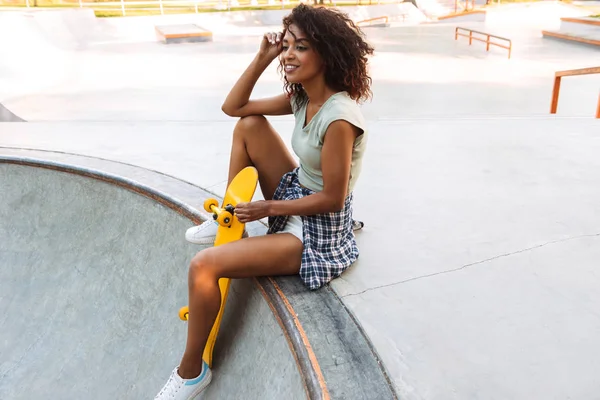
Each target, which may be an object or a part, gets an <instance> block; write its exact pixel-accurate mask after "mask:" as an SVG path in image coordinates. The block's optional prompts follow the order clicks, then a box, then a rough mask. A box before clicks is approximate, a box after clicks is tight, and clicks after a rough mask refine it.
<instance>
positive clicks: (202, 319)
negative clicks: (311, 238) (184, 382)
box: [179, 233, 303, 379]
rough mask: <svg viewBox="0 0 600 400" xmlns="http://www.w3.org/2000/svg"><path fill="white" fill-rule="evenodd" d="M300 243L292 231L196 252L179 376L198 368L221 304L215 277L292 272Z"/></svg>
mask: <svg viewBox="0 0 600 400" xmlns="http://www.w3.org/2000/svg"><path fill="white" fill-rule="evenodd" d="M302 249H303V245H302V242H301V241H300V240H299V239H298V238H297V237H295V236H294V235H292V234H289V233H281V234H274V235H267V236H258V237H250V238H246V239H243V240H238V241H235V242H231V243H228V244H224V245H222V246H218V247H210V248H208V249H206V250H203V251H201V252H199V253H198V254H196V256H195V257H194V258H193V259H192V262H191V264H190V271H189V278H188V283H189V307H190V314H189V320H188V337H187V344H186V348H185V353H184V355H183V358H182V360H181V363H180V365H179V375H180V376H181V377H182V378H185V379H190V378H195V377H197V376H198V375H199V374H200V372H201V369H202V354H203V352H204V347H205V346H206V341H207V340H208V336H209V334H210V330H211V329H212V326H213V324H214V322H215V319H216V318H217V314H218V312H219V308H220V307H221V291H220V289H219V284H218V281H219V278H249V277H255V276H277V275H295V274H297V273H298V272H299V270H300V262H301V259H302Z"/></svg>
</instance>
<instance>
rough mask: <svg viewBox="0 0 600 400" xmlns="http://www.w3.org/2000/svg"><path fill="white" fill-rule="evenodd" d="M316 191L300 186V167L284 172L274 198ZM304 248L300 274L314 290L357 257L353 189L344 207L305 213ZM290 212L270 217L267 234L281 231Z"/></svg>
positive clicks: (298, 196)
mask: <svg viewBox="0 0 600 400" xmlns="http://www.w3.org/2000/svg"><path fill="white" fill-rule="evenodd" d="M313 193H315V192H314V191H313V190H310V189H307V188H305V187H302V186H300V183H299V181H298V169H297V168H296V169H295V170H294V171H292V172H288V173H287V174H285V175H283V177H282V178H281V181H280V182H279V186H277V189H276V190H275V194H273V200H295V199H300V198H302V197H304V196H308V195H310V194H313ZM301 218H302V227H303V236H304V241H303V242H304V250H303V252H302V263H301V265H300V278H301V279H302V281H303V282H304V284H305V285H306V286H307V287H308V288H309V289H311V290H315V289H319V288H320V287H322V286H323V285H325V284H327V283H329V281H331V280H332V279H333V278H336V277H338V276H339V275H341V273H342V272H344V270H345V269H346V268H348V267H349V266H350V265H352V264H353V263H354V261H356V259H357V258H358V246H357V245H356V240H355V238H354V232H353V231H352V193H350V194H349V195H348V196H347V197H346V200H345V202H344V208H343V209H342V210H341V211H338V212H335V213H328V214H317V215H306V216H302V217H301ZM287 219H288V217H287V216H275V217H269V230H268V232H267V234H271V233H276V232H279V231H281V230H282V229H283V228H284V226H285V224H286V222H287Z"/></svg>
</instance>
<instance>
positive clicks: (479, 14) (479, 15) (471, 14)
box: [437, 10, 487, 22]
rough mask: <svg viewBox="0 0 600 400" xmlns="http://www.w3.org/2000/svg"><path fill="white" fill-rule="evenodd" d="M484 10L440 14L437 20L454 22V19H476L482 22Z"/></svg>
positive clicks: (484, 14)
mask: <svg viewBox="0 0 600 400" xmlns="http://www.w3.org/2000/svg"><path fill="white" fill-rule="evenodd" d="M486 14H487V13H486V11H485V10H472V11H463V12H459V13H455V14H448V15H442V16H440V17H438V18H437V19H438V21H444V22H455V21H461V22H462V21H477V22H483V21H485V17H486Z"/></svg>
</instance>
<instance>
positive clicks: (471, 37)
mask: <svg viewBox="0 0 600 400" xmlns="http://www.w3.org/2000/svg"><path fill="white" fill-rule="evenodd" d="M471 43H473V31H469V46H470V45H471Z"/></svg>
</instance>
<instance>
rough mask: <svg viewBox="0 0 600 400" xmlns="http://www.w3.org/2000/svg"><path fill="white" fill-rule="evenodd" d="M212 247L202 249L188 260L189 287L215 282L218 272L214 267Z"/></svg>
mask: <svg viewBox="0 0 600 400" xmlns="http://www.w3.org/2000/svg"><path fill="white" fill-rule="evenodd" d="M212 252H213V248H212V247H210V248H208V249H205V250H202V251H201V252H199V253H197V254H196V255H195V256H194V258H192V261H191V262H190V271H189V278H188V281H189V282H188V283H189V285H190V287H196V286H198V285H203V284H206V283H211V282H213V281H214V282H216V281H217V280H218V278H219V277H218V276H217V275H218V274H217V271H216V268H215V263H214V257H213V256H212Z"/></svg>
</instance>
